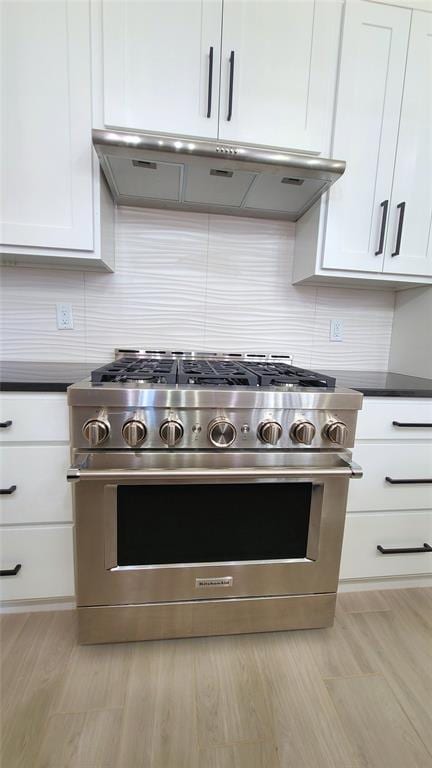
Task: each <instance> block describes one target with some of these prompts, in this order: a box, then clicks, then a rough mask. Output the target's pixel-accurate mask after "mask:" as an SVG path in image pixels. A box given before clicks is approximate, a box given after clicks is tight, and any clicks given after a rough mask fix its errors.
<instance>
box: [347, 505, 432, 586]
mask: <svg viewBox="0 0 432 768" xmlns="http://www.w3.org/2000/svg"><path fill="white" fill-rule="evenodd" d="M424 544H429V545H430V546H431V547H432V510H428V511H424V512H423V511H422V512H412V511H411V512H380V513H378V512H359V513H352V514H348V515H347V519H346V525H345V535H344V543H343V550H342V563H341V571H340V578H341V579H364V578H368V577H369V578H373V577H375V578H381V577H385V576H405V575H408V574H430V573H431V571H432V551H431V552H428V551H425V552H409V551H408V550H410V549H419V548H422V547H423V545H424ZM378 546H381V547H382V548H383V549H384V553H382V552H380V551H379V550H378V549H377V547H378ZM387 549H405V550H407V551H406V552H403V553H400V554H392V553H388V554H387V553H385V550H387Z"/></svg>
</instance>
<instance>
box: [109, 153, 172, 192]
mask: <svg viewBox="0 0 432 768" xmlns="http://www.w3.org/2000/svg"><path fill="white" fill-rule="evenodd" d="M137 160H138V162H139V161H141V162H145V163H150V165H139V164H137V162H136V160H135V161H134V160H133V159H130V158H128V157H120V156H119V155H115V156H114V155H107V156H106V161H107V166H108V170H109V172H110V173H111V175H112V179H113V180H114V184H115V186H116V188H117V190H118V196H119V197H123V196H127V197H137V198H149V199H152V200H171V201H180V199H181V188H182V176H183V166H182V165H179V164H178V163H161V162H157V163H155V162H153V159H152V157H151V155H150V157H146V158H142V157H140V158H137ZM134 163H135V164H134ZM151 166H156V167H155V168H154V167H151Z"/></svg>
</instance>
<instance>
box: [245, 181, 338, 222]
mask: <svg viewBox="0 0 432 768" xmlns="http://www.w3.org/2000/svg"><path fill="white" fill-rule="evenodd" d="M285 178H287V176H286V173H277V174H270V173H266V174H264V173H260V175H259V176H258V178H257V179H256V181H255V183H254V185H253V186H252V188H251V190H250V192H249V193H248V195H247V198H246V200H245V204H244V207H245V208H255V209H259V210H261V211H262V210H266V211H269V212H270V211H279V212H282V211H285V212H286V213H287V214H289V215H294V214H295V213H296V212H297V211H300V210H302V209H303V208H304V207H305V206H306V205H307V202H308V200H309V199H310V198H312V197H317V196H319V194H320V191H321V190H322V188H323V187H324V186H325V182H323V181H322V180H321V179H301V178H300V179H298V177H297V179H298V181H300V182H301V183H295V181H293V183H291V184H289V183H287V182H284V181H282V179H285ZM297 179H296V180H297Z"/></svg>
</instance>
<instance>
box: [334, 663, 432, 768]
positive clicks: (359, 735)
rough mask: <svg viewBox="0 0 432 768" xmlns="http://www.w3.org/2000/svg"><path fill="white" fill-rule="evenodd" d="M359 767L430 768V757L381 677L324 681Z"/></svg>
mask: <svg viewBox="0 0 432 768" xmlns="http://www.w3.org/2000/svg"><path fill="white" fill-rule="evenodd" d="M326 685H327V688H328V690H329V692H330V695H331V697H332V700H333V702H334V705H335V707H336V709H337V712H338V714H339V717H340V719H341V721H342V723H343V725H344V728H345V731H346V732H347V734H348V736H349V738H350V740H351V742H352V743H353V744H354V745H355V749H356V758H357V761H358V764H359V765H360V766H362V768H363V767H364V768H383V766H389V768H390V766H391V768H407V767H408V766H409V768H430V767H431V755H430V754H428V752H427V750H426V748H425V746H424V744H423V743H422V741H421V740H420V738H419V737H418V735H417V733H416V732H415V730H414V728H413V727H412V725H411V723H410V721H409V720H408V718H407V717H406V715H405V714H404V712H403V710H402V708H401V707H400V706H399V704H398V702H397V700H396V698H395V696H394V694H393V692H392V690H391V688H390V687H389V685H388V683H387V681H386V680H385V679H384V678H383V677H381V676H378V675H377V676H369V677H364V678H362V677H352V678H339V679H332V680H327V681H326Z"/></svg>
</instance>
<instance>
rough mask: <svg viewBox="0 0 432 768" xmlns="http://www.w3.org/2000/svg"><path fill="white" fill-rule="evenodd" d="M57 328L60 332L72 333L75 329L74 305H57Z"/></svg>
mask: <svg viewBox="0 0 432 768" xmlns="http://www.w3.org/2000/svg"><path fill="white" fill-rule="evenodd" d="M56 311H57V328H58V330H59V331H71V330H72V328H73V327H74V324H73V315H72V304H56Z"/></svg>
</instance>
